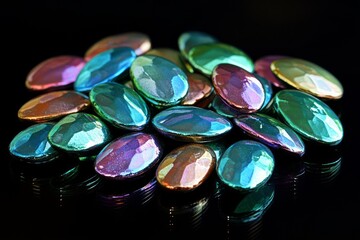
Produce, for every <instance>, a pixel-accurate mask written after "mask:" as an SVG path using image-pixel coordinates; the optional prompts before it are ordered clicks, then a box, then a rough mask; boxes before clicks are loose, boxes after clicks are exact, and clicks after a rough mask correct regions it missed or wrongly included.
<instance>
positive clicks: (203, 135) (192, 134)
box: [152, 106, 232, 142]
mask: <svg viewBox="0 0 360 240" xmlns="http://www.w3.org/2000/svg"><path fill="white" fill-rule="evenodd" d="M152 124H153V126H154V127H155V129H156V130H157V131H159V132H160V133H161V134H163V135H165V136H167V137H169V138H172V139H175V140H178V141H185V142H210V141H213V140H215V139H218V138H220V137H222V136H223V135H225V134H226V133H228V132H229V131H230V130H231V129H232V124H231V122H230V121H229V120H227V119H226V118H225V117H223V116H221V115H219V114H217V113H215V112H213V111H211V110H208V109H203V108H199V107H195V106H174V107H171V108H167V109H165V110H162V111H161V112H159V113H158V114H156V115H155V116H154V118H153V119H152Z"/></svg>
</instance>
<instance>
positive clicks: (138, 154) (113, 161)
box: [95, 132, 162, 180]
mask: <svg viewBox="0 0 360 240" xmlns="http://www.w3.org/2000/svg"><path fill="white" fill-rule="evenodd" d="M161 154H162V150H161V146H160V144H159V142H158V141H157V139H156V138H155V137H154V136H153V135H151V134H147V133H142V132H138V133H133V134H128V135H125V136H122V137H120V138H117V139H115V140H113V141H112V142H111V143H109V144H108V145H107V146H105V147H104V148H103V149H102V150H101V152H100V153H99V154H98V155H97V157H96V160H95V171H96V172H97V173H98V174H100V175H101V176H103V177H105V178H108V179H113V180H125V179H132V178H135V177H139V176H140V175H143V174H145V173H146V172H147V171H148V170H150V169H151V168H152V167H153V166H154V165H156V163H157V162H158V161H159V160H160V157H161Z"/></svg>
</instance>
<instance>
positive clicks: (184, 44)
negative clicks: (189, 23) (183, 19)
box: [178, 31, 218, 59]
mask: <svg viewBox="0 0 360 240" xmlns="http://www.w3.org/2000/svg"><path fill="white" fill-rule="evenodd" d="M217 41H218V40H217V39H216V38H215V37H213V36H211V35H209V34H207V33H204V32H199V31H190V32H184V33H182V34H181V35H180V37H179V39H178V47H179V49H180V52H181V54H182V55H183V56H184V57H185V59H188V54H189V51H190V49H191V48H193V47H195V46H197V45H201V44H205V43H216V42H217Z"/></svg>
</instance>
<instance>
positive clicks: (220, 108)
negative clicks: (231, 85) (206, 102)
mask: <svg viewBox="0 0 360 240" xmlns="http://www.w3.org/2000/svg"><path fill="white" fill-rule="evenodd" d="M211 108H212V109H213V110H214V111H215V112H217V113H218V114H220V115H221V116H224V117H228V118H233V117H236V116H239V115H241V114H243V113H241V112H240V111H239V110H238V109H236V108H233V107H230V106H229V105H227V104H226V103H225V102H224V101H223V100H222V99H221V98H220V97H219V96H218V95H216V96H215V97H214V99H213V100H212V102H211Z"/></svg>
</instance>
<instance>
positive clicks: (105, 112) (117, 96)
mask: <svg viewBox="0 0 360 240" xmlns="http://www.w3.org/2000/svg"><path fill="white" fill-rule="evenodd" d="M89 97H90V102H91V104H92V106H93V108H94V110H95V112H96V113H97V114H98V115H99V116H100V117H101V118H102V119H104V120H106V121H107V122H109V123H110V124H111V125H113V126H115V127H117V128H121V129H127V130H142V129H143V128H144V127H145V126H146V124H147V123H148V122H149V119H150V113H149V109H148V106H147V104H146V102H145V101H144V100H143V99H142V97H141V96H140V95H139V94H138V93H137V92H135V91H134V90H133V89H131V88H128V87H126V86H125V85H122V84H120V83H115V82H111V83H102V84H98V85H96V86H95V87H94V88H93V89H91V91H90V93H89Z"/></svg>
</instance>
